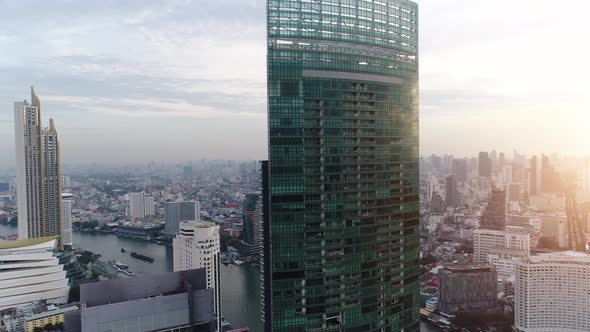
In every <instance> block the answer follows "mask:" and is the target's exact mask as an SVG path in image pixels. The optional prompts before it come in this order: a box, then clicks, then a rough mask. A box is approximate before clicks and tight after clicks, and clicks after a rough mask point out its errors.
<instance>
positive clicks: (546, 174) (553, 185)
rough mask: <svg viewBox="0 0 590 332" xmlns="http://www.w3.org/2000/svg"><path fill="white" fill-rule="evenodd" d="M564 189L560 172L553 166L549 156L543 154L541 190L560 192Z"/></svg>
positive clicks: (544, 191)
mask: <svg viewBox="0 0 590 332" xmlns="http://www.w3.org/2000/svg"><path fill="white" fill-rule="evenodd" d="M562 191H563V188H562V186H561V179H560V177H559V174H558V173H557V172H556V171H555V169H554V168H553V167H552V166H551V161H550V159H549V156H546V155H543V156H542V159H541V192H543V193H560V192H562Z"/></svg>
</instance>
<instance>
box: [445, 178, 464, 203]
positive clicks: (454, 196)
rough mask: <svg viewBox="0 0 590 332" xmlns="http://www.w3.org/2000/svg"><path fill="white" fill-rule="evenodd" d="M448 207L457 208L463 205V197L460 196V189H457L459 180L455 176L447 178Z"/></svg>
mask: <svg viewBox="0 0 590 332" xmlns="http://www.w3.org/2000/svg"><path fill="white" fill-rule="evenodd" d="M446 194H447V199H446V201H447V206H452V207H457V206H459V205H460V204H461V197H460V196H459V189H458V188H457V180H456V178H455V176H454V175H452V174H451V175H449V176H447V189H446Z"/></svg>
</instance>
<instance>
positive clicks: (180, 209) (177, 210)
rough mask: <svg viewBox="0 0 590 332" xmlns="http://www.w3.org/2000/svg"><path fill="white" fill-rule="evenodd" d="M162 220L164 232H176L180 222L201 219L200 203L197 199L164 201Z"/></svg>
mask: <svg viewBox="0 0 590 332" xmlns="http://www.w3.org/2000/svg"><path fill="white" fill-rule="evenodd" d="M164 220H165V221H166V225H165V228H164V231H165V233H166V234H177V233H178V232H179V231H180V222H182V221H191V220H201V205H200V203H199V201H178V202H166V203H164Z"/></svg>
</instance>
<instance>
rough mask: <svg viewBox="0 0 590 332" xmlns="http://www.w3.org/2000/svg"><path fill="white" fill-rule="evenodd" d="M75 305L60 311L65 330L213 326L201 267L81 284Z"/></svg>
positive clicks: (96, 331)
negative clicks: (70, 309) (76, 308)
mask: <svg viewBox="0 0 590 332" xmlns="http://www.w3.org/2000/svg"><path fill="white" fill-rule="evenodd" d="M80 304H81V309H80V310H78V311H71V312H67V313H65V331H66V332H79V331H84V332H100V331H199V332H200V331H207V332H213V331H215V330H216V319H215V311H214V290H213V289H208V288H207V272H206V270H205V269H196V270H190V271H181V272H168V273H160V274H153V275H149V276H142V277H135V278H129V279H115V280H108V281H103V282H98V283H92V284H83V285H81V286H80Z"/></svg>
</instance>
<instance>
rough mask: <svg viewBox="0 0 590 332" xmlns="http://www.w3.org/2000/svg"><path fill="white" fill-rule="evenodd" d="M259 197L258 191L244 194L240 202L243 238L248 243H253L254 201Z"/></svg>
mask: <svg viewBox="0 0 590 332" xmlns="http://www.w3.org/2000/svg"><path fill="white" fill-rule="evenodd" d="M259 199H260V194H259V193H250V194H246V197H245V198H244V201H243V202H242V220H243V224H244V226H243V227H244V228H243V231H242V232H243V237H242V238H243V239H244V241H246V243H248V244H252V243H254V219H255V214H256V203H257V202H258V200H259Z"/></svg>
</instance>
